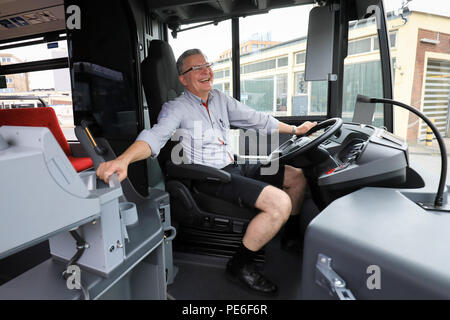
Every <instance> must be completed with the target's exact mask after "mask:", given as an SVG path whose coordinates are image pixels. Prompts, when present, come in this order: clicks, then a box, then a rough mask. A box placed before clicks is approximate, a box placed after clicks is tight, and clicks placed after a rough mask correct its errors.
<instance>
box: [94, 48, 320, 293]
mask: <svg viewBox="0 0 450 320" xmlns="http://www.w3.org/2000/svg"><path fill="white" fill-rule="evenodd" d="M177 69H178V74H179V77H178V78H179V80H180V82H181V83H182V84H183V86H184V87H185V91H184V94H181V95H180V96H179V97H177V98H176V99H174V100H171V101H169V102H167V103H165V104H164V105H163V106H162V109H161V112H160V114H159V116H158V123H157V124H155V125H154V126H153V127H152V128H151V129H149V130H143V131H142V132H141V133H140V134H139V136H138V137H137V139H136V141H135V142H134V143H133V144H132V145H131V146H130V147H129V148H128V149H127V150H126V151H125V152H124V153H122V154H121V155H120V156H119V157H118V158H117V159H115V160H112V161H108V162H105V163H102V164H100V165H99V167H98V169H97V175H98V177H99V178H100V179H102V180H104V181H106V182H108V177H109V176H110V175H112V174H113V173H117V174H118V176H119V179H120V180H121V181H122V180H123V179H125V178H126V176H127V168H128V165H129V164H130V163H132V162H135V161H139V160H143V159H146V158H148V157H150V156H152V157H156V156H157V155H158V153H159V151H160V149H161V148H162V147H163V146H164V145H165V143H166V142H167V140H169V139H170V137H171V136H172V133H173V132H174V131H175V130H176V129H177V128H181V129H184V130H185V131H186V132H187V133H188V134H190V135H191V137H193V136H194V131H195V130H194V126H193V123H194V122H197V123H199V124H201V126H202V128H203V129H209V130H211V127H212V130H211V132H212V133H213V134H208V137H205V138H204V140H202V141H201V143H200V145H198V144H197V145H196V144H194V145H193V146H192V144H191V143H187V142H186V141H185V139H183V140H182V141H181V143H182V146H183V153H184V154H185V155H186V156H187V158H188V159H189V160H190V161H191V163H199V164H203V165H209V166H213V167H216V168H220V169H222V170H225V171H227V172H229V173H230V174H231V176H232V178H231V182H229V183H219V182H214V181H208V182H204V183H199V185H198V188H199V189H200V190H201V191H202V192H205V193H208V194H210V195H213V196H216V197H219V198H222V199H224V200H227V201H232V202H235V203H237V204H239V205H245V206H248V207H254V208H256V209H258V210H259V211H260V212H259V213H258V214H257V215H256V216H255V217H254V218H253V219H252V220H251V221H250V223H249V225H248V227H247V230H246V232H245V234H244V237H243V239H242V243H241V245H240V248H239V250H238V251H237V252H236V253H235V254H234V256H233V257H232V258H231V259H230V261H229V262H228V264H227V268H226V273H227V278H229V279H230V280H233V281H234V282H238V283H239V284H241V285H244V286H245V287H247V288H250V289H251V290H253V291H255V292H259V293H264V294H275V293H276V292H277V290H278V289H277V285H276V284H274V283H273V282H272V281H270V280H269V279H267V277H266V276H264V275H263V274H262V273H260V272H259V271H257V270H256V268H255V264H254V263H253V258H254V257H255V254H256V252H257V251H258V250H260V249H261V248H262V247H263V246H264V245H265V244H267V243H268V242H269V241H270V240H271V239H272V238H273V237H274V236H275V235H276V234H277V233H278V231H279V230H280V229H281V227H282V226H283V225H284V224H285V223H286V221H287V220H288V218H289V216H290V215H297V214H298V212H299V210H300V206H301V203H302V200H303V195H304V191H305V187H306V178H305V177H304V175H303V172H302V170H301V169H297V168H294V167H291V166H288V165H285V166H280V168H279V170H278V172H277V173H276V174H274V175H262V174H261V173H260V166H259V165H257V164H238V163H236V162H235V161H234V159H233V157H232V156H231V155H232V154H233V153H232V150H231V148H230V146H229V145H228V144H227V143H226V141H227V133H228V130H229V126H230V125H234V126H236V127H240V128H246V129H249V128H253V129H260V130H266V131H267V132H271V130H279V132H281V133H289V134H294V133H295V134H297V135H301V134H304V133H306V132H307V131H308V130H309V129H311V128H312V127H313V126H315V125H316V123H315V122H313V123H312V122H309V121H308V122H305V123H303V124H302V125H301V126H299V127H295V126H290V125H288V124H285V123H283V122H280V121H278V120H277V119H275V118H274V117H272V116H270V115H268V114H264V113H261V112H257V111H255V110H254V109H252V108H250V107H248V106H246V105H245V104H242V103H240V102H239V101H237V100H235V99H233V98H231V97H229V96H228V95H225V94H224V93H222V92H221V91H219V90H216V89H212V83H213V79H214V73H213V71H212V70H211V64H209V63H208V62H207V61H206V57H205V55H204V54H203V53H202V52H201V51H200V50H198V49H191V50H187V51H185V52H184V53H183V54H182V55H181V56H180V57H179V58H178V60H177ZM203 129H202V130H203ZM205 149H208V150H210V151H213V152H208V153H207V155H205V153H204V152H203V151H204V150H205ZM230 152H231V153H230Z"/></svg>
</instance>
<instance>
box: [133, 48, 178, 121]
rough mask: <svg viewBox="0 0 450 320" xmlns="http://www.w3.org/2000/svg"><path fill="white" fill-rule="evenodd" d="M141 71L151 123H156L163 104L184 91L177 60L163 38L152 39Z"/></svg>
mask: <svg viewBox="0 0 450 320" xmlns="http://www.w3.org/2000/svg"><path fill="white" fill-rule="evenodd" d="M141 71H142V84H143V86H144V91H145V96H146V98H147V103H148V106H149V113H150V123H151V124H152V125H154V124H155V123H156V120H157V118H158V114H159V112H160V111H161V107H162V105H163V104H164V103H165V102H167V101H170V100H172V99H175V98H176V97H178V96H179V95H180V94H181V93H182V92H183V91H184V87H183V85H182V84H181V83H180V81H179V80H178V71H177V67H176V61H175V57H174V55H173V51H172V48H171V47H170V45H169V44H168V43H167V42H165V41H162V40H152V41H151V42H150V46H149V55H148V57H147V58H145V59H144V61H142V64H141Z"/></svg>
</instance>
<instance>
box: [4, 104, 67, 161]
mask: <svg viewBox="0 0 450 320" xmlns="http://www.w3.org/2000/svg"><path fill="white" fill-rule="evenodd" d="M3 125H8V126H26V127H47V128H48V129H49V130H50V131H51V133H52V134H53V136H54V137H55V139H56V141H58V143H59V145H60V146H61V148H62V150H63V151H64V153H65V154H66V155H67V156H70V155H72V152H71V150H70V147H69V144H68V143H67V140H66V137H65V136H64V134H63V132H62V130H61V127H60V126H59V122H58V118H57V117H56V113H55V110H53V108H49V107H42V108H17V109H4V110H0V126H3Z"/></svg>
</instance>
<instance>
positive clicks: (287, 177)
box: [283, 166, 306, 189]
mask: <svg viewBox="0 0 450 320" xmlns="http://www.w3.org/2000/svg"><path fill="white" fill-rule="evenodd" d="M304 185H306V177H305V175H304V174H303V170H302V169H299V168H294V167H291V166H286V167H285V171H284V180H283V188H285V189H289V188H298V187H302V186H304Z"/></svg>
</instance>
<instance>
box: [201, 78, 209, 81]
mask: <svg viewBox="0 0 450 320" xmlns="http://www.w3.org/2000/svg"><path fill="white" fill-rule="evenodd" d="M210 80H211V78H208V79H203V80H200V82H209V81H210Z"/></svg>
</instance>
